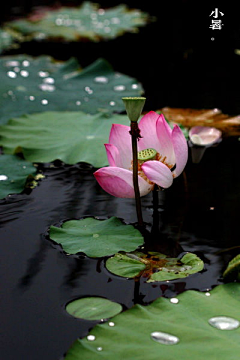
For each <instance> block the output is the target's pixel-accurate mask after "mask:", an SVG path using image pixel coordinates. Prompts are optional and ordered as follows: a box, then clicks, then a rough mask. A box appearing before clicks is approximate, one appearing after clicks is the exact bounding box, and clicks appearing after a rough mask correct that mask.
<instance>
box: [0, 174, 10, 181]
mask: <svg viewBox="0 0 240 360" xmlns="http://www.w3.org/2000/svg"><path fill="white" fill-rule="evenodd" d="M7 179H8V177H7V175H0V181H4V180H7Z"/></svg>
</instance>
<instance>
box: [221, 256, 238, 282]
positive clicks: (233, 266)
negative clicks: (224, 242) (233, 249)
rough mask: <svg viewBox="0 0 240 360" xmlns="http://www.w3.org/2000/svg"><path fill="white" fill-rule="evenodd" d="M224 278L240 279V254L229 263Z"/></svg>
mask: <svg viewBox="0 0 240 360" xmlns="http://www.w3.org/2000/svg"><path fill="white" fill-rule="evenodd" d="M223 278H224V280H226V281H234V280H238V281H240V254H239V255H237V256H235V257H234V258H233V259H232V260H231V261H230V262H229V264H228V266H227V268H226V270H225V271H224V273H223Z"/></svg>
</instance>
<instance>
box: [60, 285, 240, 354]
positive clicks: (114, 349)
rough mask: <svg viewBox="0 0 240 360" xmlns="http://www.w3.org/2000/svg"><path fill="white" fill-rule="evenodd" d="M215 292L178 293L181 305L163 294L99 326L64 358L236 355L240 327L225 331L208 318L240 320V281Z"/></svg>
mask: <svg viewBox="0 0 240 360" xmlns="http://www.w3.org/2000/svg"><path fill="white" fill-rule="evenodd" d="M210 294H211V295H210V296H206V295H205V293H201V292H197V291H191V290H190V291H186V292H184V293H182V294H181V295H179V296H178V300H179V302H178V303H177V304H174V303H171V302H170V300H169V299H166V298H159V299H157V300H156V301H154V302H153V303H152V304H151V305H148V306H141V305H135V306H134V307H133V308H132V309H130V310H127V311H125V312H123V313H121V314H119V315H117V316H115V317H114V318H112V319H111V322H112V323H113V324H115V326H111V327H110V326H109V324H108V323H104V324H99V325H97V326H95V327H94V328H93V330H91V332H90V335H88V337H86V338H84V339H78V340H77V341H76V342H75V343H74V344H73V346H72V347H71V349H70V350H69V351H68V353H67V355H66V357H65V360H82V359H88V360H96V359H98V358H99V359H104V360H112V359H115V360H122V359H126V360H132V359H136V360H142V359H148V360H156V359H164V360H173V359H181V360H193V359H194V360H202V359H218V360H226V359H236V358H237V357H238V355H237V354H239V352H240V342H239V336H240V327H239V328H237V329H235V330H231V331H227V330H225V331H224V330H220V329H218V328H215V327H213V326H211V325H210V324H209V322H208V321H209V319H210V318H213V317H218V316H226V317H230V318H233V319H236V320H238V321H240V313H239V306H240V285H239V284H237V283H231V284H225V285H220V286H217V287H216V288H215V289H214V290H212V291H211V292H210ZM208 295H209V294H208ZM113 324H112V325H113ZM156 332H157V333H158V332H160V333H165V334H170V335H172V336H175V337H176V338H178V339H179V342H177V343H176V341H175V340H176V338H170V339H169V338H167V341H166V342H167V344H166V343H165V344H162V343H159V342H157V341H156V339H157V338H159V337H160V338H161V337H162V336H159V334H156ZM153 333H155V334H154V335H155V336H154V338H155V340H153V335H151V334H153ZM165 339H166V338H165ZM170 340H171V341H170ZM169 342H170V343H172V344H173V345H171V344H169ZM174 343H175V344H174Z"/></svg>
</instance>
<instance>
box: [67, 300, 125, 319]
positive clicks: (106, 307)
mask: <svg viewBox="0 0 240 360" xmlns="http://www.w3.org/2000/svg"><path fill="white" fill-rule="evenodd" d="M66 311H67V312H68V313H69V314H70V315H72V316H74V317H76V318H79V319H85V320H101V319H108V318H110V317H112V316H115V315H117V314H119V313H120V312H121V311H122V306H121V305H120V304H118V303H115V302H113V301H110V300H108V299H104V298H101V297H85V298H81V299H77V300H74V301H71V302H70V303H69V304H67V306H66Z"/></svg>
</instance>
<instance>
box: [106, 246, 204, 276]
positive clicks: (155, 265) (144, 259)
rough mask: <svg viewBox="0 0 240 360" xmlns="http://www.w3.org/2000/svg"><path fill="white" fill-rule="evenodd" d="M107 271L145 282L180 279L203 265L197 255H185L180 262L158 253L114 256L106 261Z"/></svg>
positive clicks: (201, 268) (134, 253)
mask: <svg viewBox="0 0 240 360" xmlns="http://www.w3.org/2000/svg"><path fill="white" fill-rule="evenodd" d="M106 267H107V269H108V270H109V271H110V272H112V273H113V274H115V275H118V276H123V277H128V278H132V277H136V276H142V277H145V278H147V279H148V280H147V282H153V281H166V280H174V279H181V278H185V277H187V276H189V275H190V274H194V273H196V272H199V271H201V270H203V267H204V263H203V261H202V260H201V259H199V257H197V255H195V254H192V253H187V254H185V255H184V256H183V257H182V258H181V259H180V260H179V259H177V258H168V257H167V256H166V255H163V254H160V253H149V254H143V253H141V252H133V253H130V254H126V255H125V254H116V255H114V256H113V257H111V258H110V259H108V260H107V261H106Z"/></svg>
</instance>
